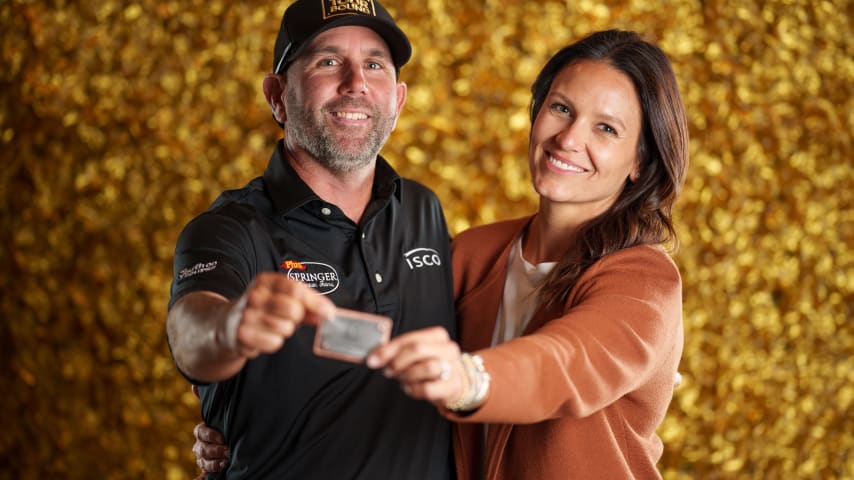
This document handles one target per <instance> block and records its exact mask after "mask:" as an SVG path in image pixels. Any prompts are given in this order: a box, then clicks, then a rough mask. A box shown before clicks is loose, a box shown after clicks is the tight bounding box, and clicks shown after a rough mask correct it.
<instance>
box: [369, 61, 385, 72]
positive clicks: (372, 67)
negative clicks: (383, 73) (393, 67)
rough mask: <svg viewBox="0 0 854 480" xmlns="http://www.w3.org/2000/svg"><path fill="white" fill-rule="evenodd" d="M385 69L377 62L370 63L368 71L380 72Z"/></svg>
mask: <svg viewBox="0 0 854 480" xmlns="http://www.w3.org/2000/svg"><path fill="white" fill-rule="evenodd" d="M381 68H383V66H382V65H381V64H379V63H377V62H368V69H370V70H379V69H381Z"/></svg>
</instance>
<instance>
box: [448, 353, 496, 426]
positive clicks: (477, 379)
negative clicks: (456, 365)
mask: <svg viewBox="0 0 854 480" xmlns="http://www.w3.org/2000/svg"><path fill="white" fill-rule="evenodd" d="M460 363H461V364H462V366H463V371H464V372H465V375H464V376H463V384H464V385H463V390H464V392H463V394H462V396H460V398H458V399H457V400H455V401H453V402H450V403H447V404H445V408H447V409H448V410H452V411H455V412H462V411H469V410H474V409H475V408H477V407H479V406H480V405H481V404H482V403H483V401H484V400H485V399H486V394H487V393H488V392H489V382H490V377H489V373H487V372H486V368H484V366H483V359H482V358H481V357H480V355H472V354H468V353H463V354H462V355H460Z"/></svg>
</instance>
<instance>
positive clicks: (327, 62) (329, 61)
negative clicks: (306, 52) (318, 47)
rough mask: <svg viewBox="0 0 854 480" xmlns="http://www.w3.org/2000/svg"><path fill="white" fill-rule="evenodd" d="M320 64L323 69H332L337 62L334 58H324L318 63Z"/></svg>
mask: <svg viewBox="0 0 854 480" xmlns="http://www.w3.org/2000/svg"><path fill="white" fill-rule="evenodd" d="M320 64H321V65H323V66H324V67H333V66H335V65H337V64H338V62H337V61H336V60H335V59H334V58H324V59H323V60H321V61H320Z"/></svg>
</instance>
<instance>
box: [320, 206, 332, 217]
mask: <svg viewBox="0 0 854 480" xmlns="http://www.w3.org/2000/svg"><path fill="white" fill-rule="evenodd" d="M320 213H322V214H324V215H326V216H329V215H330V214H332V210H330V209H329V208H328V207H323V208H321V209H320Z"/></svg>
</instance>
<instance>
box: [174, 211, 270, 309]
mask: <svg viewBox="0 0 854 480" xmlns="http://www.w3.org/2000/svg"><path fill="white" fill-rule="evenodd" d="M254 259H255V248H254V244H253V242H252V237H251V235H250V233H249V232H248V230H247V229H246V227H245V226H244V224H243V223H241V222H239V221H238V220H236V219H235V218H232V217H231V216H228V215H225V214H222V213H218V212H206V213H203V214H201V215H199V216H198V217H196V218H195V219H193V220H192V221H191V222H190V223H189V224H187V226H186V227H184V230H183V231H182V232H181V235H180V236H179V237H178V243H177V246H176V247H175V260H174V265H173V277H172V288H171V298H170V299H169V308H170V309H171V308H172V305H174V304H175V302H176V301H177V300H178V299H179V298H181V297H182V296H184V295H186V294H188V293H190V292H197V291H210V292H214V293H218V294H220V295H222V296H224V297H226V298H229V299H233V298H237V297H239V296H240V295H241V294H242V293H243V291H244V290H245V289H246V287H247V286H248V285H249V282H250V279H252V278H253V277H254V274H255V272H254V270H255V264H256V262H255V261H254Z"/></svg>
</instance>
